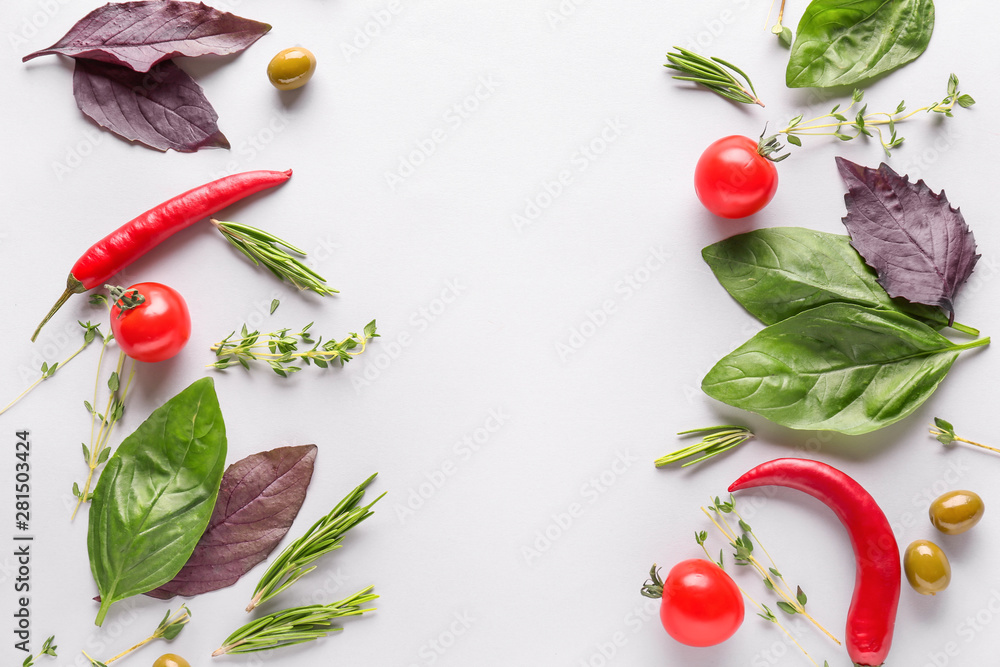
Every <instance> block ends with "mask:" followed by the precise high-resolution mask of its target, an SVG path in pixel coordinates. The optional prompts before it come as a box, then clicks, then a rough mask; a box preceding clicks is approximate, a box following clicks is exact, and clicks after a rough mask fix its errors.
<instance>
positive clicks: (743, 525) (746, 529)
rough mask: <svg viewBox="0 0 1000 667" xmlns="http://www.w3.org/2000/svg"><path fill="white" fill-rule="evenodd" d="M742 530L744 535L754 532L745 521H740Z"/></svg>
mask: <svg viewBox="0 0 1000 667" xmlns="http://www.w3.org/2000/svg"><path fill="white" fill-rule="evenodd" d="M740 530H742V531H743V532H744V533H752V532H753V530H752V529H751V528H750V524H749V523H747V522H746V521H744V520H743V519H740Z"/></svg>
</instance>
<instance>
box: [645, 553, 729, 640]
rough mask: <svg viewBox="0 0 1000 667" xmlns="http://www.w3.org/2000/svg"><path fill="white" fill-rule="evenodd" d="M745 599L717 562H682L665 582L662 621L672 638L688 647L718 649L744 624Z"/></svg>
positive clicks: (695, 559)
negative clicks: (713, 647) (711, 647)
mask: <svg viewBox="0 0 1000 667" xmlns="http://www.w3.org/2000/svg"><path fill="white" fill-rule="evenodd" d="M743 614H744V607H743V596H742V595H741V594H740V589H739V588H737V586H736V583H735V582H734V581H733V580H732V579H731V578H730V577H729V575H728V574H726V572H725V571H724V570H723V569H722V568H721V567H719V566H718V565H716V564H715V563H712V562H709V561H707V560H703V559H700V558H692V559H691V560H685V561H681V562H680V563H678V564H677V565H675V566H674V567H673V569H672V570H670V574H668V575H667V578H666V579H665V580H664V582H663V601H662V602H661V603H660V621H661V622H662V623H663V627H664V628H665V629H666V631H667V633H669V634H670V636H671V637H673V638H674V639H676V640H677V641H679V642H680V643H682V644H687V645H688V646H714V645H716V644H719V643H722V642H724V641H725V640H727V639H729V638H730V637H732V636H733V633H734V632H736V631H737V630H738V629H739V627H740V625H742V623H743Z"/></svg>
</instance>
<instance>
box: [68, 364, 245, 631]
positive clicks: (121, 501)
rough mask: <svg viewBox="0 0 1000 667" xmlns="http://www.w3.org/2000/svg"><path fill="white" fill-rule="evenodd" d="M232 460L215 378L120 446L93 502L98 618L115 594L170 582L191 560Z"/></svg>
mask: <svg viewBox="0 0 1000 667" xmlns="http://www.w3.org/2000/svg"><path fill="white" fill-rule="evenodd" d="M225 463H226V427H225V424H224V423H223V420H222V412H221V411H220V409H219V401H218V398H217V397H216V395H215V386H214V384H213V382H212V379H211V378H203V379H201V380H198V381H197V382H195V383H194V384H192V385H191V386H190V387H188V388H187V389H185V390H184V391H182V392H181V393H179V394H177V395H176V396H174V397H173V398H171V399H170V400H169V401H167V402H166V403H165V404H163V405H162V406H161V407H159V408H157V409H156V410H155V411H154V412H153V414H151V415H150V416H149V418H148V419H146V421H144V422H143V423H142V424H141V425H140V426H139V428H137V429H136V430H135V432H134V433H132V435H130V436H128V437H127V438H125V440H124V441H123V442H122V444H121V445H119V446H118V450H117V451H116V452H115V454H114V456H112V457H111V459H110V460H109V461H108V464H107V466H106V467H105V468H104V472H103V473H102V474H101V478H100V480H99V481H98V483H97V488H96V489H95V490H94V499H93V502H92V503H91V506H90V526H89V529H88V532H87V551H88V553H89V555H90V569H91V572H92V573H93V575H94V580H95V581H96V582H97V588H98V590H99V591H100V594H101V608H100V611H99V612H98V614H97V625H101V623H103V622H104V616H105V614H107V611H108V608H109V607H110V606H111V605H112V604H113V603H114V602H117V601H118V600H121V599H124V598H127V597H129V596H132V595H138V594H140V593H145V592H146V591H149V590H152V589H154V588H156V587H157V586H161V585H163V584H165V583H167V582H168V581H170V580H171V579H173V578H174V575H176V574H177V572H178V571H180V569H181V568H182V567H183V566H184V563H186V562H187V560H188V557H190V556H191V552H192V551H194V547H195V545H196V544H197V543H198V540H199V539H200V538H201V535H202V533H204V532H205V527H206V526H207V525H208V521H209V518H210V517H211V516H212V510H213V508H214V507H215V499H216V496H217V495H218V493H219V483H220V482H221V481H222V473H223V470H224V468H225Z"/></svg>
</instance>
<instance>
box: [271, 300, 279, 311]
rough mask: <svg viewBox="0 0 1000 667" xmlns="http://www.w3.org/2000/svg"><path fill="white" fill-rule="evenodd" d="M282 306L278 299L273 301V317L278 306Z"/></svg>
mask: <svg viewBox="0 0 1000 667" xmlns="http://www.w3.org/2000/svg"><path fill="white" fill-rule="evenodd" d="M280 304H281V301H278V300H277V299H274V300H272V301H271V315H274V311H276V310H278V306H279V305H280Z"/></svg>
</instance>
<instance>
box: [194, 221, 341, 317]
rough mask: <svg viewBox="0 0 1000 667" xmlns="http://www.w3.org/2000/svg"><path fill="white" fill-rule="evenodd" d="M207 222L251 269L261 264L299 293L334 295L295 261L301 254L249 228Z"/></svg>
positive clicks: (228, 223)
mask: <svg viewBox="0 0 1000 667" xmlns="http://www.w3.org/2000/svg"><path fill="white" fill-rule="evenodd" d="M211 222H212V224H213V225H215V227H216V229H218V230H219V231H220V232H222V235H223V236H225V237H226V240H227V241H229V242H230V243H231V244H232V245H233V246H234V247H235V248H236V249H237V250H239V251H240V252H241V253H243V254H244V255H246V256H247V258H248V259H249V260H250V261H251V262H253V263H254V266H260V265H261V264H263V265H264V266H265V267H267V269H268V270H269V271H270V272H271V273H273V274H274V275H275V276H277V278H278V280H287V281H288V282H290V283H291V284H293V285H295V286H296V287H298V288H299V289H300V290H312V291H313V292H316V293H317V294H319V295H320V296H328V295H330V294H337V293H338V290H335V289H333V288H331V287H329V286H328V285H327V284H326V278H324V277H323V276H321V275H319V274H318V273H316V272H315V271H313V270H312V269H311V268H309V267H308V266H307V265H306V264H304V263H303V262H302V260H300V259H299V257H305V256H306V251H305V250H302V249H301V248H297V247H295V246H293V245H292V244H291V243H289V242H288V241H284V240H282V239H280V238H278V237H277V236H275V235H274V234H270V233H268V232H265V231H264V230H262V229H257V228H256V227H251V226H250V225H242V224H239V223H236V222H220V221H218V220H215V219H213V220H212V221H211ZM292 253H294V254H292ZM295 255H298V257H296V256H295ZM272 312H273V311H272Z"/></svg>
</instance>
